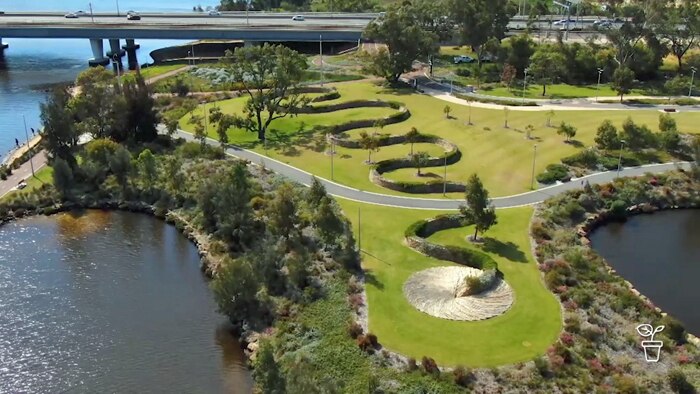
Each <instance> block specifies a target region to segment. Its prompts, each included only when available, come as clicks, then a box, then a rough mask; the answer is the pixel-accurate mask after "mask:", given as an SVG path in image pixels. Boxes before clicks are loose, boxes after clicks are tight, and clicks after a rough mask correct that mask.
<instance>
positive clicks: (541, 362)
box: [534, 357, 550, 378]
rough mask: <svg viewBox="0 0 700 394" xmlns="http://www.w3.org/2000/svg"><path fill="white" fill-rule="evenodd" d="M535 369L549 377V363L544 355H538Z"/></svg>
mask: <svg viewBox="0 0 700 394" xmlns="http://www.w3.org/2000/svg"><path fill="white" fill-rule="evenodd" d="M534 361H535V369H537V372H539V373H540V375H541V376H542V377H545V378H546V377H547V376H549V374H550V371H549V363H548V362H547V360H546V359H545V358H544V357H537V358H536V359H535V360H534Z"/></svg>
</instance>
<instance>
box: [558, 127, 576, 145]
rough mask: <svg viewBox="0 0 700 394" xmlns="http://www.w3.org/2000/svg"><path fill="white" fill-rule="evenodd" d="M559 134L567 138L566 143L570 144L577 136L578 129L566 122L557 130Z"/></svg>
mask: <svg viewBox="0 0 700 394" xmlns="http://www.w3.org/2000/svg"><path fill="white" fill-rule="evenodd" d="M557 134H559V135H563V136H566V142H570V141H571V139H572V138H574V137H575V136H576V127H574V126H572V125H570V124H568V123H566V122H561V123H560V124H559V127H558V128H557Z"/></svg>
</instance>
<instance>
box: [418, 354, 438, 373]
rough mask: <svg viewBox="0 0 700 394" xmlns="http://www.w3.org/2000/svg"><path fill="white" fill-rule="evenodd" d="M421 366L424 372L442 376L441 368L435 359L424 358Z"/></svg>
mask: <svg viewBox="0 0 700 394" xmlns="http://www.w3.org/2000/svg"><path fill="white" fill-rule="evenodd" d="M420 363H421V366H422V367H423V370H424V371H425V372H426V373H428V374H431V375H439V374H440V368H438V365H437V363H436V362H435V360H434V359H432V358H430V357H427V356H423V358H422V359H421V362H420Z"/></svg>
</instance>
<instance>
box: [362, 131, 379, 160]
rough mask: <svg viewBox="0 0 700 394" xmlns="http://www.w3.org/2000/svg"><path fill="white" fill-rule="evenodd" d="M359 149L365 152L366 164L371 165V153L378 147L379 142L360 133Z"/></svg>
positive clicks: (364, 132)
mask: <svg viewBox="0 0 700 394" xmlns="http://www.w3.org/2000/svg"><path fill="white" fill-rule="evenodd" d="M360 147H361V148H362V149H365V150H367V154H368V156H367V162H366V163H367V164H372V152H374V151H376V150H377V149H378V147H379V140H378V139H377V137H376V136H375V135H374V134H373V135H369V134H367V132H366V131H363V132H361V133H360Z"/></svg>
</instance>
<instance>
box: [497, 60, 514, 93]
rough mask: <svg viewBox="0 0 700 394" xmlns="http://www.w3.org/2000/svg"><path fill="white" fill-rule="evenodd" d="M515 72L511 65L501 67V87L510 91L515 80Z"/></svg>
mask: <svg viewBox="0 0 700 394" xmlns="http://www.w3.org/2000/svg"><path fill="white" fill-rule="evenodd" d="M516 72H517V71H516V70H515V67H513V66H512V65H510V64H508V63H506V64H504V65H503V71H502V72H501V83H502V84H503V86H505V87H507V88H508V89H510V87H511V85H513V81H514V80H515V74H516Z"/></svg>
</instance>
